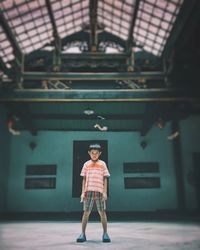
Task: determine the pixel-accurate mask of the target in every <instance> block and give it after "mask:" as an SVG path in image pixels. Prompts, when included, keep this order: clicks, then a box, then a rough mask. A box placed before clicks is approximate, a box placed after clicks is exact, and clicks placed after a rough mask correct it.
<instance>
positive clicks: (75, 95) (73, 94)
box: [0, 89, 200, 102]
mask: <svg viewBox="0 0 200 250" xmlns="http://www.w3.org/2000/svg"><path fill="white" fill-rule="evenodd" d="M199 96H200V93H199V90H198V89H196V90H192V91H191V90H190V89H117V90H108V89H94V90H79V89H77V90H71V89H70V90H43V89H40V90H39V89H38V90H28V89H22V90H11V91H1V92H0V102H113V101H114V102H155V101H158V102H169V101H174V102H178V101H198V102H199V101H200V98H199Z"/></svg>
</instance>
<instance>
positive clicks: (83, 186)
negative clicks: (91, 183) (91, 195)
mask: <svg viewBox="0 0 200 250" xmlns="http://www.w3.org/2000/svg"><path fill="white" fill-rule="evenodd" d="M85 179H86V177H85V176H83V181H82V193H81V202H83V200H84V198H85Z"/></svg>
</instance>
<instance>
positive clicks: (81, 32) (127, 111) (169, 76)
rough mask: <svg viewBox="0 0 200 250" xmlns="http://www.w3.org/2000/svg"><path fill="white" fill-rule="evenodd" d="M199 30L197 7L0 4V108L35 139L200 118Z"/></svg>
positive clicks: (143, 129)
mask: <svg viewBox="0 0 200 250" xmlns="http://www.w3.org/2000/svg"><path fill="white" fill-rule="evenodd" d="M199 24H200V1H198V0H191V1H187V0H185V1H184V0H168V1H166V0H124V1H120V0H112V1H109V0H82V1H81V0H68V1H66V0H59V1H57V0H41V1H40V0H26V1H25V0H15V1H14V0H2V1H0V105H1V104H3V105H5V107H6V109H7V117H8V119H14V126H15V128H16V129H19V130H29V131H30V132H31V133H32V134H37V131H40V130H62V131H63V130H64V131H99V132H102V131H101V128H103V127H106V128H107V130H106V131H114V132H115V131H116V132H119V131H138V132H140V133H141V135H146V133H148V131H149V129H150V128H151V127H152V126H153V125H154V124H156V122H157V120H158V119H159V118H160V117H161V118H163V119H164V120H165V121H169V120H171V121H172V120H180V119H183V118H185V117H187V116H188V115H190V114H194V113H195V114H199V112H200V105H199V92H198V91H197V90H196V89H197V88H198V85H199V79H200V75H199V60H200V35H199V34H200V30H199V28H200V25H199ZM177 88H178V89H180V88H181V92H180V91H179V90H177ZM88 110H89V111H93V113H92V114H85V111H88ZM86 113H87V112H86ZM16 118H17V119H16ZM96 124H98V125H99V127H94V126H95V125H96ZM106 131H105V132H106Z"/></svg>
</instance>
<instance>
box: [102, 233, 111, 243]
mask: <svg viewBox="0 0 200 250" xmlns="http://www.w3.org/2000/svg"><path fill="white" fill-rule="evenodd" d="M102 241H103V242H110V241H111V240H110V237H109V236H108V234H107V233H104V234H103V237H102Z"/></svg>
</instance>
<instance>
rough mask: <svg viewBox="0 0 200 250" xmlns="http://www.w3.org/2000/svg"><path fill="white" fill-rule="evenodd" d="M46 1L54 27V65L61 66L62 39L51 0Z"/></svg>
mask: <svg viewBox="0 0 200 250" xmlns="http://www.w3.org/2000/svg"><path fill="white" fill-rule="evenodd" d="M45 1H46V6H47V9H48V13H49V17H50V20H51V24H52V27H53V36H54V45H55V51H54V57H53V65H54V67H59V65H60V64H61V58H60V54H61V39H60V37H59V34H58V30H57V26H56V21H55V18H54V14H53V10H52V7H51V3H50V0H45Z"/></svg>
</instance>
